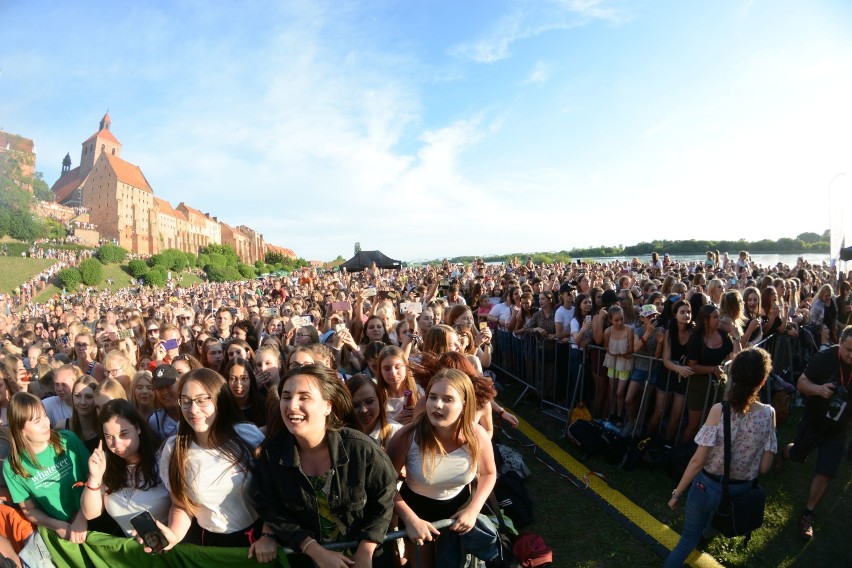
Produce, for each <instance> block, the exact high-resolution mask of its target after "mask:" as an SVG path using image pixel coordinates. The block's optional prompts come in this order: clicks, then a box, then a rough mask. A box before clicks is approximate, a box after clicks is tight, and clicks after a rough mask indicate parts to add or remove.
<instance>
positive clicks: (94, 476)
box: [81, 398, 172, 535]
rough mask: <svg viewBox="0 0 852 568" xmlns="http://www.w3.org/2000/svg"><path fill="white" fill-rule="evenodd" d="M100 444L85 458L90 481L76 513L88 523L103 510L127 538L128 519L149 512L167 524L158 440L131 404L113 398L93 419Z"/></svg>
mask: <svg viewBox="0 0 852 568" xmlns="http://www.w3.org/2000/svg"><path fill="white" fill-rule="evenodd" d="M98 429H99V435H100V443H99V444H98V447H97V448H95V450H94V451H93V452H92V455H91V457H90V458H89V479H88V480H87V481H86V488H85V490H84V491H83V497H82V500H81V508H82V511H83V514H84V515H85V516H86V518H87V519H89V520H92V519H95V518H97V517H98V516H99V515H100V514H101V513H103V511H104V510H106V512H107V513H108V514H109V515H110V516H111V517H112V518H113V519H115V521H116V522H117V523H118V525H119V526H120V527H121V529H122V530H123V531H124V532H125V533H127V534H128V535H129V534H131V530H132V526H131V525H130V519H132V518H133V517H135V516H136V515H138V514H140V513H142V512H144V511H148V512H150V513H151V515H152V516H153V517H154V518H155V519H160V520H164V521H165V520H166V519H168V515H169V508H170V507H171V503H172V501H171V497H170V496H169V492H168V490H167V489H166V486H165V485H164V484H163V482H162V481H161V480H160V473H159V469H158V467H157V447H158V446H159V443H160V441H159V440H158V439H157V436H156V434H155V433H154V432H153V431H152V430H151V428H150V426H148V423H147V422H146V421H145V419H144V418H143V417H142V416H141V415H140V414H139V411H138V410H136V407H134V406H133V404H132V403H131V402H128V401H126V400H123V399H120V398H117V399H114V400H111V401H109V402H107V403H106V404H105V405H104V406H103V407H102V408H101V411H100V414H99V415H98Z"/></svg>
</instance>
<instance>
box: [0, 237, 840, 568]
mask: <svg viewBox="0 0 852 568" xmlns="http://www.w3.org/2000/svg"><path fill="white" fill-rule="evenodd" d="M825 286H828V289H827V293H826V291H825V290H826V289H825ZM835 289H836V290H838V295H837V296H836V295H835V294H834V290H835ZM755 298H757V300H758V301H755ZM693 313H696V314H697V317H696V321H695V323H693V319H692V314H693ZM848 318H849V286H848V282H846V281H845V280H843V279H842V275H837V274H835V273H834V272H833V271H831V270H829V269H827V268H824V267H818V266H817V267H810V266H808V265H806V264H805V263H802V264H801V265H800V266H797V267H783V266H778V267H767V268H764V267H758V266H754V265H752V264H751V263H750V262H749V261H748V255H747V254H745V253H744V254H741V255H740V259H738V260H737V261H736V262H734V263H731V262H728V263H725V262H724V261H723V260H722V259H720V258H717V257H716V256H715V255H713V254H710V255H708V259H707V261H706V262H703V263H684V262H677V261H672V260H670V259H669V258H668V256H667V255H666V256H665V257H663V258H658V257H656V255H655V256H654V257H653V258H652V259H651V260H650V262H640V261H638V260H635V261H634V262H624V263H621V262H615V263H609V264H600V263H573V264H561V263H557V264H553V265H546V266H542V265H538V266H537V265H534V264H533V263H532V262H526V263H521V262H518V261H514V262H511V263H507V264H505V265H488V264H485V263H484V262H481V261H477V262H474V263H472V264H471V265H467V266H462V265H451V264H450V263H449V262H446V261H445V262H444V263H443V264H442V265H441V266H439V267H409V268H405V269H402V270H393V271H390V270H381V269H379V268H378V267H376V266H371V267H369V268H367V269H366V270H364V271H362V272H357V273H347V272H346V271H329V272H321V271H317V270H314V269H304V270H300V271H297V272H295V273H293V275H291V276H290V277H285V278H267V279H257V280H254V281H246V282H239V283H224V284H213V283H204V284H196V285H193V286H189V287H181V286H170V287H166V288H160V289H151V288H130V289H124V290H120V291H118V292H114V293H113V292H107V291H104V292H97V291H95V292H93V293H86V294H76V295H74V294H71V295H67V296H65V297H62V298H54V299H53V300H51V301H50V302H48V303H46V304H43V305H34V304H31V305H28V306H26V307H23V308H22V309H20V310H17V311H16V310H13V309H11V306H8V305H7V309H6V313H5V314H3V313H0V335H2V337H3V348H2V357H3V361H2V365H0V369H2V372H3V381H2V385H3V389H2V392H0V421H1V422H2V434H3V435H2V438H0V455H6V456H7V457H6V459H5V463H4V466H3V473H4V476H3V477H4V481H3V483H5V493H6V494H7V498H6V501H7V504H6V505H2V506H0V516H2V517H4V518H5V519H6V520H7V523H6V526H8V527H14V530H8V531H7V534H3V535H0V536H2V537H3V538H2V539H0V546H2V548H0V551H2V553H3V554H4V555H6V556H7V557H10V558H15V555H16V553H17V552H19V551H20V549H21V546H23V545H24V542H25V541H26V539H27V537H28V535H29V534H31V533H32V530H33V526H35V525H44V526H46V527H48V528H51V529H53V530H55V531H56V532H57V533H58V534H59V535H60V536H62V537H63V538H66V539H67V540H70V541H72V542H82V541H84V540H85V538H86V535H87V531H89V530H99V531H102V532H107V533H110V534H114V535H116V536H128V535H129V534H131V531H132V529H133V527H132V524H131V522H130V521H131V519H133V518H134V517H136V516H137V515H139V514H140V513H144V512H148V513H150V515H151V516H152V517H153V518H154V519H155V520H156V526H157V527H158V529H159V532H160V533H161V535H162V539H163V540H162V542H160V543H159V544H158V543H156V542H154V541H149V540H148V539H147V538H146V539H145V540H144V546H145V547H146V550H151V551H156V550H159V548H160V547H162V548H165V549H166V550H168V549H170V548H172V547H173V546H174V545H176V544H178V543H181V542H183V543H193V544H201V545H207V546H223V547H232V546H235V547H248V548H249V550H250V552H249V554H250V555H252V556H253V557H255V558H257V560H258V561H259V562H268V561H271V560H273V559H275V558H276V557H277V555H278V550H279V547H280V546H286V547H289V548H291V549H293V550H295V551H297V552H298V553H299V554H296V555H294V556H293V557H292V558H291V562H292V563H295V564H296V565H298V563H299V562H306V564H305V565H310V563H311V562H313V563H315V564H316V565H317V566H351V565H355V566H371V565H377V566H382V565H387V566H390V565H399V564H405V563H406V560H409V561H410V560H412V559H413V558H414V556H415V555H418V556H420V557H421V559H422V561H424V562H425V564H424V565H427V566H428V565H440V566H453V565H460V564H456V562H459V563H460V562H461V561H462V560H461V558H462V553H461V551H462V550H463V546H464V543H465V539H466V538H470V537H469V536H468V535H470V534H471V533H472V532H473V530H474V525H475V524H476V520H477V514H478V513H479V512H480V510H481V509H482V507H483V505H484V503H485V500H486V499H487V498H488V496H489V494H490V493H491V491H492V488H493V487H494V484H495V480H496V475H497V474H496V466H495V457H494V453H493V450H492V444H491V438H492V436H493V433H494V430H495V428H496V427H498V426H500V425H507V426H515V425H517V418H516V417H514V416H513V415H512V414H510V413H509V412H506V411H505V409H504V408H502V406H501V405H500V404H499V402H498V401H497V400H496V396H497V390H496V389H495V386H496V385H495V382H494V379H493V377H494V373H493V371H498V372H499V371H500V370H501V369H502V368H504V367H505V365H506V362H505V361H503V360H502V356H503V355H504V354H505V353H504V352H502V351H500V350H497V351H495V350H494V345H493V343H499V342H501V341H503V340H505V339H506V338H507V337H512V336H523V335H533V336H535V337H538V338H540V339H541V340H542V341H544V342H546V343H550V344H552V345H553V346H554V348H560V347H559V346H564V347H565V348H567V349H569V350H570V351H569V354H570V357H568V358H566V359H565V360H566V361H568V366H567V367H566V368H565V369H560V368H554V369H553V370H552V371H553V372H552V373H551V378H550V379H549V380H550V381H551V382H552V384H553V385H554V387H553V391H552V392H555V393H557V392H565V393H568V392H569V391H570V390H571V389H570V385H571V376H572V373H571V371H572V370H573V371H574V374H573V376H574V377H576V376H578V372H577V371H578V370H579V369H580V368H586V369H589V370H590V373H591V374H590V377H592V378H591V381H592V384H593V386H594V387H597V388H591V389H590V392H592V393H593V394H594V396H593V400H590V405H591V406H592V407H593V410H594V412H595V414H596V415H597V416H598V417H601V418H606V419H609V420H610V421H611V422H613V423H619V422H620V423H622V425H624V424H628V423H630V422H634V423H635V421H636V420H638V418H639V417H638V415H637V412H636V409H635V404H634V403H635V399H636V393H637V391H638V389H637V388H636V387H634V384H642V383H643V382H644V381H654V382H655V383H656V388H657V390H658V391H659V392H660V393H661V395H660V398H661V400H660V401H659V402H658V404H657V405H656V406H657V407H658V408H655V411H654V413H652V414H651V416H650V417H649V418H648V420H649V422H648V423H647V424H643V425H642V427H643V428H647V429H649V430H650V429H654V428H658V427H662V426H665V428H663V430H664V431H665V432H667V433H668V434H671V437H673V436H675V435H676V434H677V432H678V431H679V430H680V428H679V427H678V425H677V424H676V425H675V426H674V427H672V423H673V422H675V420H672V419H671V418H670V416H674V415H675V414H672V413H674V412H675V410H676V408H677V405H680V408H684V407H685V408H686V409H687V412H686V422H687V424H686V427H685V428H684V429H683V431H682V439H691V438H692V437H695V439H696V441H697V442H698V443H699V445H700V446H708V447H712V446H714V445H715V446H718V445H719V444H720V443H721V442H720V439H721V437H720V436H719V435H715V436H711V435H710V434H708V433H707V429H708V428H712V427H713V426H714V423H713V421H714V420H716V422H715V425H718V414H717V413H716V411H715V410H711V411H710V413H709V415H708V417H707V422H706V423H705V424H704V426H703V427H702V424H701V422H702V419H703V415H702V414H703V413H702V404H703V403H704V402H705V401H704V399H703V398H702V397H700V396H698V395H696V394H693V393H691V392H688V390H687V389H686V386H685V383H684V384H683V385H682V386H681V384H680V383H681V381H680V380H679V378H684V379H686V378H687V377H690V380H689V381H688V382H689V384H690V385H693V384H696V385H698V386H697V387H695V388H697V389H701V388H704V389H705V390H706V388H707V387H706V385H708V384H710V383H711V382H713V381H714V380H716V379H717V378H719V377H720V376H722V375H723V373H724V369H723V366H722V365H723V363H724V362H725V361H726V360H728V359H731V358H733V357H735V356H736V355H737V353H739V352H740V351H742V352H743V353H744V354H745V353H754V352H758V350H757V349H754V348H750V345H753V344H756V343H757V342H758V341H759V338H761V337H763V338H768V337H773V336H776V335H778V334H783V333H786V334H796V333H800V332H802V331H804V330H806V329H808V330H810V329H814V330H815V331H819V333H821V334H823V335H824V336H825V346H826V350H825V352H824V353H825V355H824V356H822V357H821V358H817V357H814V358H813V359H812V361H811V363H810V365H811V366H812V365H815V364H817V363H818V362H820V361H822V362H823V367H815V368H813V369H812V367H811V366H809V367H808V368H807V370H806V372H805V375H806V377H807V378H805V379H804V380H800V381H799V389H800V391H801V392H802V394H803V395H804V396H805V397H807V401H808V404H809V407H808V408H810V404H811V402H810V401H811V398H816V397H820V398H824V399H826V400H828V399H829V398H830V397H827V396H826V395H827V394H828V390H831V393H832V394H833V393H835V392H840V389H839V388H836V387H826V386H825V385H827V384H829V383H831V382H832V377H833V374H832V372H833V371H831V370H826V369H829V367H830V366H826V365H825V364H824V363H825V358H826V357H830V356H832V354H833V356H834V357H835V360H836V361H839V363H838V369H840V371H841V372H842V373H843V372H845V373H846V374H845V375H843V376H844V377H846V381H847V382H848V372H846V371H845V369H847V367H848V366H849V365H850V363H852V361H850V360H848V358H849V356H850V355H849V354H852V331H850V329H852V328H844V325H845V324H846V322H848ZM755 320H757V323H753V322H754V321H755ZM823 327H825V328H826V329H827V331H825V332H824V333H823V329H822V328H823ZM821 339H822V337H821ZM594 344H596V345H599V346H600V347H601V348H602V351H601V352H602V353H603V356H601V357H600V358H599V359H600V360H599V361H596V362H591V361H589V360H587V359H590V358H591V355H590V354H589V353H587V352H588V351H589V350H587V349H585V347H586V346H587V345H594ZM575 352H576V353H575ZM634 353H639V354H641V353H646V354H649V355H652V356H655V357H657V358H661V359H663V360H664V363H665V367H666V369H668V370H671V371H672V373H663V372H660V371H659V370H658V369H657V368H656V367H655V366H653V365H651V364H649V365H640V364H639V360H640V358H638V357H637V358H635V359H636V363H635V364H634V361H633V359H634V357H633V356H632V355H633V354H634ZM595 364H599V368H595ZM741 367H742V368H743V369H744V370H743V371H741V372H740V373H739V375H736V374H734V376H733V377H732V381H733V384H734V385H736V384H737V382H738V381H745V383H744V384H747V385H748V388H752V387H754V386H755V385H758V386H759V384H760V382H761V380H762V379H765V377H763V376H758V375H760V374H761V373H762V369H763V367H761V366H760V365H757V364H750V365H742V366H741ZM842 373H841V374H842ZM732 374H733V371H732ZM662 377H666V379H665V381H663V379H662ZM698 377H702V378H703V382H702V380H696V378H698ZM738 377H740V378H738ZM661 382H666V383H671V388H669V386H667V385H663V384H661ZM840 382H841V383H842V385H843V386H846V384H847V383H846V382H844V381H843V378H842V377H841V380H840ZM560 388H562V391H560V390H559V389H560ZM678 389H680V390H678ZM696 392H698V391H696ZM743 396H745V395H743ZM843 396H846V397H847V400H848V391H845V394H844V395H843ZM737 400H738V401H739V402H736V403H732V404H733V405H734V409H735V413H747V412H748V411H749V408H751V401H750V399H749V397H748V396H745V398H743V397H742V396H741V397H740V398H738V399H737ZM744 401H747V402H744ZM713 408H714V409H715V407H713ZM770 408H771V407H770ZM766 412H769V411H766ZM818 413H819V409H818V408H816V407H815V408H814V409H813V410H812V411H809V412H807V413H806V416H808V417H811V418H813V419H814V420H816V418H814V417H817V418H818ZM677 416H680V414H677ZM848 416H849V413H848V412H843V411H841V413H840V415H839V416H838V420H836V422H837V423H838V424H839V426H840V428H839V430H838V432H839V434H837V437H836V438H832V439H831V441H830V442H825V441H824V440H823V438H824V437H825V436H824V435H823V431H822V430H819V429H816V430H813V429H812V430H808V429H805V430H804V432H805V433H804V434H803V435H802V437H800V438H799V439H797V440H796V441H795V444H793V445H792V446H791V448H790V449H789V451H785V457H787V458H789V459H790V460H793V461H795V460H802V459H804V457H805V456H806V455H807V454H808V453H810V452H811V451H813V450H814V449H816V450H817V452H819V454H820V459H819V460H818V462H819V464H818V471H817V473H818V477H820V476H821V477H822V478H825V482H824V483H823V482H822V481H821V482H820V483H819V484H817V485H818V488H817V489H818V490H817V491H816V494H817V499H816V502H818V501H819V497H821V496H822V495H823V494H824V493H825V491H826V490H827V487H828V481H827V480H828V479H831V477H833V475H832V471H833V472H836V466H833V464H834V462H833V456H834V454H835V453H836V452H834V449H836V447H841V450H840V451H841V453H842V451H843V448H845V446H844V444H845V437H844V436H845V434H844V433H845V430H846V429H847V428H846V426H847V425H848ZM655 421H656V422H655ZM814 428H816V426H814ZM772 431H773V432H774V426H773V428H772ZM738 432H739V430H738ZM696 434H697V435H696ZM670 441H672V442H674V441H675V440H670ZM838 444H839V445H838ZM4 447H5V450H6V451H5V452H3V451H2V450H3V448H4ZM774 449H775V448H774V446H771V445H768V446H767V447H766V450H767V451H771V452H774ZM838 455H839V454H838ZM824 456H828V457H824ZM704 457H705V458H706V459H711V458H712V457H713V453H712V452H710V454H709V456H708V455H707V454H706V453H705V455H704ZM711 461H712V460H711ZM829 462H830V463H829ZM832 466H833V470H832ZM699 469H700V468H699ZM706 469H707V471H708V472H710V473H711V474H713V472H714V471H715V470H713V469H712V468H710V467H708V468H706ZM753 469H754V468H752V467H751V466H749V467H748V468H746V470H747V472H748V474H749V475H751V474H752V473H754V475H756V473H755V472H753V471H752V470H753ZM737 471H739V470H737ZM693 473H694V472H693ZM694 475H695V473H694ZM696 479H699V478H698V477H696ZM474 481H475V483H473V482H474ZM691 481H692V479H688V480H686V481H685V482H682V483H681V485H684V487H681V486H680V485H679V486H678V489H677V490H676V494H677V496H679V495H680V494H681V493H684V492H685V491H686V485H685V484H687V485H688V484H689V483H690V482H691ZM815 483H816V482H815ZM816 502H813V503H811V502H809V503H808V510H807V511H806V514H808V515H811V516H812V514H813V509H814V507H815V506H816ZM808 518H811V517H808ZM441 519H452V524H451V527H450V529H449V530H445V531H443V533H442V536H441V538H437V535H438V534H439V531H438V529H436V527H435V522H436V521H438V520H441ZM393 527H400V528H404V530H405V531H406V534H407V537H408V538H407V539H406V541H405V543H406V544H405V546H396V545H395V544H382V543H383V540H384V536H385V534H386V532H387V531H388V530H389V529H390V528H393ZM692 532H694V531H692ZM690 534H692V533H690ZM340 541H346V542H355V543H356V544H355V545H354V546H352V547H351V548H350V549H349V550H347V551H343V552H333V551H331V550H329V549H327V548H326V547H325V546H323V545H325V544H328V543H333V542H340ZM684 546H687V545H684ZM687 552H688V551H687Z"/></svg>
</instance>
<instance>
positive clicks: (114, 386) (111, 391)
mask: <svg viewBox="0 0 852 568" xmlns="http://www.w3.org/2000/svg"><path fill="white" fill-rule="evenodd" d="M99 394H105V395H106V396H108V397H110V399H112V400H115V399H116V398H120V399H122V400H127V391H126V390H124V387H123V386H121V383H120V382H118V381H117V380H115V379H104V380H103V381H102V382H101V383H100V384H98V386H96V387H95V396H97V395H99Z"/></svg>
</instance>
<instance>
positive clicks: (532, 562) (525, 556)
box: [512, 533, 553, 568]
mask: <svg viewBox="0 0 852 568" xmlns="http://www.w3.org/2000/svg"><path fill="white" fill-rule="evenodd" d="M512 552H514V553H515V556H516V557H517V558H518V560H519V561H520V562H521V566H523V567H524V568H534V567H535V566H549V565H551V564H553V549H551V548H550V547H549V546H547V544H545V542H544V539H543V538H541V536H539V535H537V534H535V533H522V534H521V535H520V536H519V537H518V539H517V540H516V541H515V545H514V546H513V547H512Z"/></svg>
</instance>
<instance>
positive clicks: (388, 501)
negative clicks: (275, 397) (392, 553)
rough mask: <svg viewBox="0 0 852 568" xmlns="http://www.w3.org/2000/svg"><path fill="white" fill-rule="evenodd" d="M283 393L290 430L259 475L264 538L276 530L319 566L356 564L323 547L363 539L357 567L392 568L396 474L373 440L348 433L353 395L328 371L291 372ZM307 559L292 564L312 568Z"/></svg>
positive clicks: (265, 454)
mask: <svg viewBox="0 0 852 568" xmlns="http://www.w3.org/2000/svg"><path fill="white" fill-rule="evenodd" d="M279 388H280V394H281V402H280V410H281V416H282V418H283V420H284V423H285V425H286V430H283V431H280V432H279V433H278V434H276V435H274V437H272V438H268V439H267V440H266V441H265V442H264V444H263V447H262V449H261V451H260V457H259V458H258V463H257V466H256V467H255V470H254V491H253V493H254V500H255V502H256V503H257V508H258V512H259V513H260V516H261V518H262V519H263V521H264V537H266V536H267V534H266V533H267V527H268V528H269V529H270V530H271V535H270V536H272V537H274V539H275V540H277V541H278V542H280V543H281V544H283V545H285V546H289V547H291V548H293V549H294V550H298V551H301V553H302V554H304V555H307V556H309V557H310V560H311V561H313V562H314V563H316V565H318V566H347V565H350V562H349V561H348V560H347V559H346V558H345V557H344V556H343V555H342V554H341V553H339V552H332V551H329V550H326V549H325V548H324V547H322V546H321V543H327V542H335V541H351V540H357V541H358V546H357V548H356V549H355V550H354V551H353V554H352V557H351V558H352V560H354V565H355V566H356V567H358V568H367V567H369V566H386V565H390V564H388V556H389V554H380V552H381V551H382V549H381V547H379V544H381V542H382V541H383V540H384V537H385V533H386V531H387V528H388V526H389V524H390V520H391V515H392V513H393V495H394V492H395V490H396V474H395V473H394V471H393V467H392V466H391V463H390V460H389V459H388V457H387V455H386V454H385V453H384V452H383V451H382V449H381V448H380V447H379V446H378V445H377V444H376V443H375V442H374V441H373V440H371V439H370V438H369V437H367V436H366V435H365V434H362V433H361V432H358V431H356V430H352V429H349V428H343V427H342V424H343V422H342V417H343V416H346V415H347V414H348V413H349V412H350V411H351V409H352V401H351V399H350V397H349V392H348V391H347V390H346V388H345V387H344V386H343V383H342V382H341V381H340V379H338V378H337V374H336V373H335V372H334V371H332V370H331V369H328V368H326V367H324V366H322V365H305V366H302V367H298V368H294V369H291V370H290V371H289V372H288V373H287V375H286V376H285V377H284V379H283V381H282V382H281V386H280V387H279ZM265 540H267V539H266V538H263V539H261V541H260V542H263V541H265ZM270 544H271V545H273V546H276V543H275V541H274V540H271V542H270ZM374 557H376V558H374ZM306 560H307V559H305V558H304V557H299V556H291V557H290V562H291V565H293V566H310V565H311V563H310V562H306Z"/></svg>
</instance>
